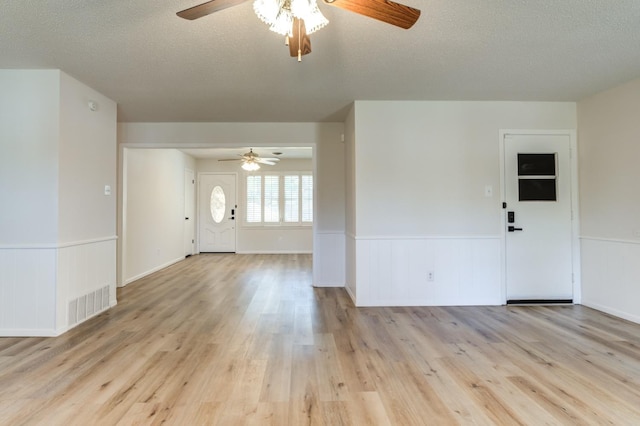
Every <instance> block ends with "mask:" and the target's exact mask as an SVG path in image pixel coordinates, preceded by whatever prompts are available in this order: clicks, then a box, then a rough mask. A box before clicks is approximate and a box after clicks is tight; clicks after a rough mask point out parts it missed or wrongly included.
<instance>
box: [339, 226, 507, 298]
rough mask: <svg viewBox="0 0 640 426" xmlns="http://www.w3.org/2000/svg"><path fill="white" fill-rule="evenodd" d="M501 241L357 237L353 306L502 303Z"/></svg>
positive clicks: (485, 239)
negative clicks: (431, 276)
mask: <svg viewBox="0 0 640 426" xmlns="http://www.w3.org/2000/svg"><path fill="white" fill-rule="evenodd" d="M500 241H501V240H500V237H499V236H495V237H494V236H489V237H476V236H469V237H415V238H407V237H366V238H363V237H356V253H355V256H356V271H355V274H356V281H357V282H356V292H355V296H356V297H355V300H354V303H355V304H356V306H446V305H501V304H502V303H503V301H502V297H501V280H500V277H501V273H500V271H501V270H500V268H501V266H500V265H501V263H500ZM429 272H432V273H433V280H432V281H430V280H429V277H428V275H429ZM350 293H351V294H352V296H353V291H351V292H350Z"/></svg>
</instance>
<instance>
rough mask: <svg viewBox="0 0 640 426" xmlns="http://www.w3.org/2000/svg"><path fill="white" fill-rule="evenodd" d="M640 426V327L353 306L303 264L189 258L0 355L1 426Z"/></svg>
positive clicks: (598, 319)
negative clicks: (107, 304) (92, 314)
mask: <svg viewBox="0 0 640 426" xmlns="http://www.w3.org/2000/svg"><path fill="white" fill-rule="evenodd" d="M160 423H165V424H171V425H174V424H175V425H236V424H251V425H278V426H279V425H296V426H297V425H306V424H318V425H321V424H322V425H342V424H345V425H448V424H480V425H485V424H486V425H488V424H506V425H512V424H527V425H538V424H580V425H585V424H613V425H625V424H628V425H638V424H640V325H637V324H632V323H629V322H626V321H623V320H620V319H616V318H613V317H611V316H608V315H605V314H602V313H599V312H597V311H594V310H591V309H588V308H584V307H580V306H573V307H570V306H562V307H560V306H556V307H446V308H445V307H438V308H426V307H423V308H360V309H356V308H354V307H353V304H352V303H351V301H350V299H349V297H348V295H347V294H346V292H345V291H344V289H314V288H312V287H311V257H310V256H308V255H274V256H268V255H258V256H252V255H213V254H211V255H200V256H194V257H191V258H189V259H187V260H185V261H184V262H180V263H178V264H176V265H174V266H171V267H169V268H167V269H165V270H163V271H160V272H158V273H156V274H154V275H151V276H149V277H146V278H144V279H142V280H139V281H137V282H135V283H132V284H130V285H129V286H127V287H126V288H124V289H122V290H119V292H118V306H116V307H115V308H113V309H111V310H110V311H108V312H106V313H104V314H102V315H100V316H98V317H96V318H93V319H92V320H90V321H88V322H86V323H84V324H82V325H80V326H79V327H77V328H75V329H73V330H71V331H70V332H68V333H67V334H65V335H63V336H60V337H57V338H2V339H0V424H3V425H21V424H42V425H94V424H100V425H102V424H104V425H113V424H122V425H130V424H160Z"/></svg>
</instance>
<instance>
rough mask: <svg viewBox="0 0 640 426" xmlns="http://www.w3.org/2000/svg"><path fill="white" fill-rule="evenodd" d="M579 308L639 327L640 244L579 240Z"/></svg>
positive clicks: (635, 242)
mask: <svg viewBox="0 0 640 426" xmlns="http://www.w3.org/2000/svg"><path fill="white" fill-rule="evenodd" d="M580 243H581V255H582V304H583V305H585V306H589V307H591V308H594V309H598V310H600V311H603V312H606V313H609V314H611V315H615V316H617V317H620V318H624V319H627V320H629V321H633V322H637V323H640V303H638V301H640V242H639V241H625V240H614V239H603V238H593V237H581V238H580Z"/></svg>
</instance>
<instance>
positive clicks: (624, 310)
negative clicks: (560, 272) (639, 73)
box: [578, 79, 640, 322]
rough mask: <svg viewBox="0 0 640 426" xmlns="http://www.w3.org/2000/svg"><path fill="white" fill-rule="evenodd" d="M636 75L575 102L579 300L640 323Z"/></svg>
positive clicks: (639, 89)
mask: <svg viewBox="0 0 640 426" xmlns="http://www.w3.org/2000/svg"><path fill="white" fill-rule="evenodd" d="M638 111H640V79H637V80H633V81H631V82H628V83H626V84H623V85H621V86H619V87H615V88H613V89H611V90H607V91H605V92H602V93H599V94H597V95H594V96H592V97H589V98H587V99H584V100H582V101H580V102H579V103H578V125H579V133H578V150H579V162H580V212H581V219H580V222H581V234H582V237H581V246H582V247H581V252H582V303H583V304H585V305H587V306H591V307H594V308H596V309H600V310H602V311H605V312H609V313H611V314H614V315H617V316H620V317H623V318H627V319H630V320H632V321H635V322H640V305H639V304H638V303H637V302H638V300H640V285H638V277H640V262H639V261H638V260H639V259H640V197H638V188H637V186H636V185H637V184H638V182H640V168H639V167H638V164H637V163H638V158H640V143H639V141H640V120H638Z"/></svg>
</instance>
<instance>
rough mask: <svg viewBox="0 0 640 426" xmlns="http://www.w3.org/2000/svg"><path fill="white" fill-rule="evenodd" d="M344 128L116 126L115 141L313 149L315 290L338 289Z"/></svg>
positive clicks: (341, 263)
mask: <svg viewBox="0 0 640 426" xmlns="http://www.w3.org/2000/svg"><path fill="white" fill-rule="evenodd" d="M343 129H344V125H343V124H342V123H121V124H120V125H119V134H118V140H119V142H120V143H121V144H123V146H124V147H130V148H140V147H156V148H158V147H164V148H169V147H171V148H215V147H237V146H239V147H246V146H254V147H255V146H262V147H266V146H271V147H279V146H311V147H315V149H316V157H315V168H316V169H315V176H316V182H317V184H316V191H317V192H316V197H317V198H316V199H317V200H324V202H322V204H320V203H318V202H316V206H315V208H316V211H315V216H314V217H315V220H316V223H315V226H314V233H315V234H314V239H313V244H314V250H313V257H314V285H316V286H322V285H339V286H342V285H344V281H345V280H344V255H343V253H344V250H343V249H341V248H342V247H344V224H343V223H341V222H340V219H339V218H340V217H341V216H344V202H343V200H344V195H343V194H344V184H343V183H341V180H342V179H343V178H342V176H343V171H342V170H343V167H342V161H343V159H342V157H340V156H341V155H343V144H342V140H341V135H342V132H343ZM325 148H326V149H325ZM325 156H326V158H325ZM329 156H331V157H329Z"/></svg>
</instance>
